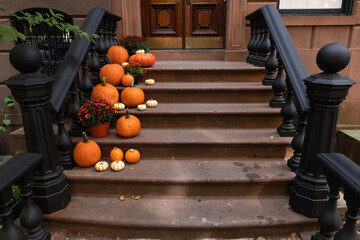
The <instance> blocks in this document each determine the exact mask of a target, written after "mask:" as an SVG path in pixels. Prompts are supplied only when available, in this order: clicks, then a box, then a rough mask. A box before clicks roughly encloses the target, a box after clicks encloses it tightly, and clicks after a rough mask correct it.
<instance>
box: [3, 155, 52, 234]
mask: <svg viewBox="0 0 360 240" xmlns="http://www.w3.org/2000/svg"><path fill="white" fill-rule="evenodd" d="M41 159H42V154H39V153H19V154H17V155H15V156H14V157H12V158H11V159H9V160H8V161H7V162H6V163H4V164H2V165H1V166H0V219H1V224H2V228H1V230H0V239H4V240H5V239H6V240H25V239H34V240H50V238H51V237H50V234H49V233H48V232H46V231H45V230H44V229H43V228H41V222H42V218H43V215H42V212H41V210H40V209H39V207H38V206H36V205H35V203H34V201H33V199H32V189H31V181H32V171H33V169H34V168H35V167H36V166H37V165H39V164H40V162H41ZM13 184H19V187H20V189H21V196H22V198H23V201H24V205H23V206H24V207H23V209H22V212H21V216H20V223H21V226H22V227H23V228H24V229H25V230H26V232H27V234H26V235H27V236H26V237H25V234H24V231H23V230H22V229H21V228H19V227H18V226H16V225H15V224H14V223H13V221H14V219H13V217H12V210H11V208H10V199H11V198H12V190H11V186H12V185H13Z"/></svg>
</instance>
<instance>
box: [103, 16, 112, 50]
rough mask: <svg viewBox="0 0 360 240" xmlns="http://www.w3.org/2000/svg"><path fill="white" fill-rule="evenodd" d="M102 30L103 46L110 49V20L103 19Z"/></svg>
mask: <svg viewBox="0 0 360 240" xmlns="http://www.w3.org/2000/svg"><path fill="white" fill-rule="evenodd" d="M102 22H103V29H104V44H105V48H106V49H109V47H111V46H112V45H111V41H110V29H109V28H110V19H108V18H104V19H103V21H102Z"/></svg>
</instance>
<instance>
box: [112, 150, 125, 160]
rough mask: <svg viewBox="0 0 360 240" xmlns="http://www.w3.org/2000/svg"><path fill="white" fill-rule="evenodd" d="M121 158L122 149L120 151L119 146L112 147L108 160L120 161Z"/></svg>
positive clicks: (122, 157)
mask: <svg viewBox="0 0 360 240" xmlns="http://www.w3.org/2000/svg"><path fill="white" fill-rule="evenodd" d="M123 159H124V153H123V151H121V149H120V148H117V147H114V148H113V149H112V150H111V151H110V160H111V161H112V162H114V161H122V160H123Z"/></svg>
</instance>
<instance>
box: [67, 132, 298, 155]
mask: <svg viewBox="0 0 360 240" xmlns="http://www.w3.org/2000/svg"><path fill="white" fill-rule="evenodd" d="M72 139H73V143H74V144H75V143H77V142H79V141H81V137H74V138H72ZM90 139H92V140H94V141H96V142H97V143H98V144H99V145H100V147H101V150H102V156H103V157H108V156H109V152H110V150H111V149H112V148H113V147H119V148H121V149H129V148H136V149H138V150H139V151H140V153H141V156H142V157H143V158H152V159H169V160H171V159H172V158H175V159H180V158H181V159H185V160H187V159H198V158H212V159H218V158H232V159H238V158H248V157H253V158H283V157H284V156H285V154H286V151H287V150H289V149H291V147H290V143H291V140H292V138H291V137H280V136H279V135H278V134H277V133H276V129H267V128H262V129H233V128H231V129H206V128H195V129H159V128H144V129H142V130H141V131H140V133H139V135H138V136H136V137H133V138H123V137H120V136H118V135H117V134H116V131H115V130H114V129H111V130H110V135H109V136H107V137H105V138H91V137H90Z"/></svg>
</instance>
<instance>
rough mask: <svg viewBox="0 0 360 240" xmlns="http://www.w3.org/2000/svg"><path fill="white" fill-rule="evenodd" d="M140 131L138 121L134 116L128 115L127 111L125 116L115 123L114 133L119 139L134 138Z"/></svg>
mask: <svg viewBox="0 0 360 240" xmlns="http://www.w3.org/2000/svg"><path fill="white" fill-rule="evenodd" d="M140 129H141V123H140V120H139V119H138V118H137V117H135V116H134V115H131V114H129V112H128V110H127V109H126V114H125V115H124V116H122V117H121V118H119V119H118V120H117V122H116V132H117V134H119V136H121V137H135V136H136V135H138V134H139V132H140Z"/></svg>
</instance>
